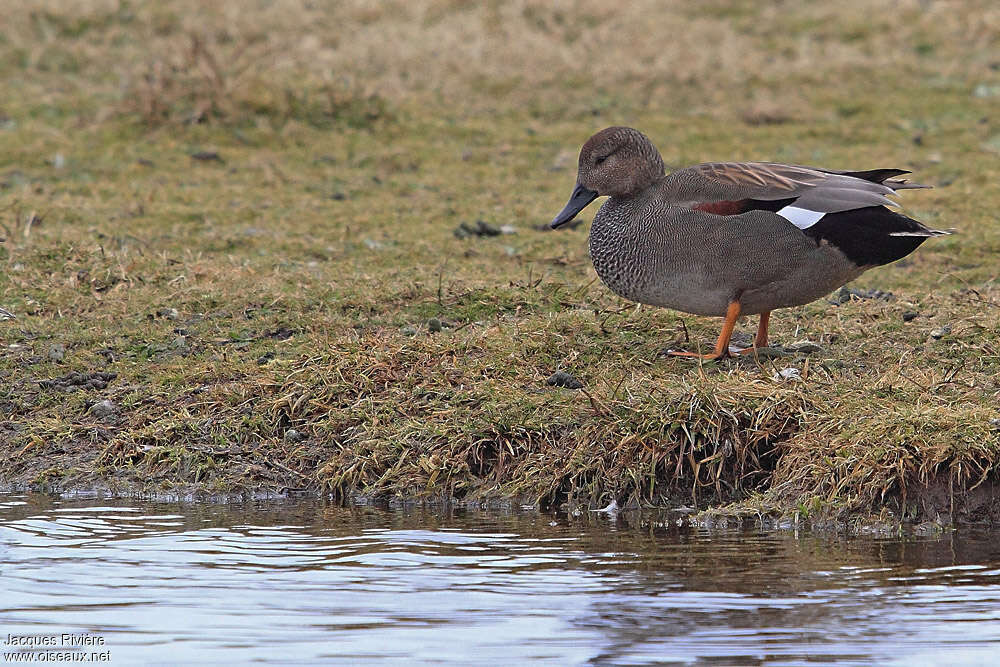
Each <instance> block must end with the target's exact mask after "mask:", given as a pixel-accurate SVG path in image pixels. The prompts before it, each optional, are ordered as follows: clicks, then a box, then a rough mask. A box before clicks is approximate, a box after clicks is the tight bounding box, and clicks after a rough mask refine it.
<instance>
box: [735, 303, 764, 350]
mask: <svg viewBox="0 0 1000 667" xmlns="http://www.w3.org/2000/svg"><path fill="white" fill-rule="evenodd" d="M770 321H771V311H770V310H766V311H764V312H763V313H761V314H760V324H758V325H757V337H756V338H754V339H753V347H750V348H747V349H745V350H740V354H753V353H754V351H755V350H757V349H758V348H762V347H767V323H768V322H770Z"/></svg>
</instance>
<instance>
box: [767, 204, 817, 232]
mask: <svg viewBox="0 0 1000 667" xmlns="http://www.w3.org/2000/svg"><path fill="white" fill-rule="evenodd" d="M778 215H780V216H781V217H782V218H784V219H785V220H788V221H789V222H790V223H792V224H793V225H795V226H796V227H798V228H799V229H807V228H809V227H812V226H813V225H815V224H816V223H817V222H819V220H820V218H822V217H823V216H824V215H826V213H824V212H822V211H810V210H809V209H807V208H799V207H798V206H786V207H785V208H783V209H779V210H778Z"/></svg>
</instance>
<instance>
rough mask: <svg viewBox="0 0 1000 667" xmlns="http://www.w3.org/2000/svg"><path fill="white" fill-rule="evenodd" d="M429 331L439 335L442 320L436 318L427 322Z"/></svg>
mask: <svg viewBox="0 0 1000 667" xmlns="http://www.w3.org/2000/svg"><path fill="white" fill-rule="evenodd" d="M427 330H428V331H430V332H431V333H437V332H439V331H441V320H439V319H438V318H436V317H432V318H431V319H429V320H427Z"/></svg>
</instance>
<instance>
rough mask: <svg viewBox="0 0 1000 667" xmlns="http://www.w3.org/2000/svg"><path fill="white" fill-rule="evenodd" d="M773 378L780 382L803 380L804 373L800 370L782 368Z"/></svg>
mask: <svg viewBox="0 0 1000 667" xmlns="http://www.w3.org/2000/svg"><path fill="white" fill-rule="evenodd" d="M773 378H774V379H775V380H777V381H778V382H781V381H783V380H801V379H802V373H800V372H799V369H798V368H782V369H781V370H780V371H778V372H777V373H775V374H774V376H773Z"/></svg>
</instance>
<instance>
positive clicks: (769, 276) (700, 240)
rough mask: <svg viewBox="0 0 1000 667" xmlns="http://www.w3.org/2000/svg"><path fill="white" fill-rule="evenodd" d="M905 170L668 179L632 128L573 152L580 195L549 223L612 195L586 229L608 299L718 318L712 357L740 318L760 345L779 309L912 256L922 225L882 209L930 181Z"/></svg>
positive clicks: (710, 167) (712, 168) (730, 171)
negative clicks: (749, 319)
mask: <svg viewBox="0 0 1000 667" xmlns="http://www.w3.org/2000/svg"><path fill="white" fill-rule="evenodd" d="M906 173H909V172H907V171H903V170H902V169H872V170H869V171H835V170H832V169H819V168H814V167H801V166H796V165H788V164H776V163H772V162H710V163H707V164H699V165H695V166H693V167H686V168H684V169H679V170H677V171H674V172H672V173H670V174H667V173H666V170H665V168H664V166H663V158H661V157H660V152H659V151H658V150H656V147H655V146H653V144H652V142H650V140H649V139H648V138H647V137H646V136H645V135H644V134H642V133H641V132H639V131H638V130H634V129H632V128H629V127H609V128H607V129H605V130H601V131H600V132H598V133H597V134H595V135H594V136H592V137H591V138H590V139H589V140H587V143H585V144H584V145H583V149H581V151H580V163H579V171H578V173H577V179H576V188H575V189H574V190H573V194H572V196H571V197H570V199H569V202H568V203H567V204H566V207H565V208H564V209H563V210H562V211H561V212H560V213H559V215H557V216H556V217H555V219H554V220H553V221H552V223H551V227H552V228H553V229H555V228H557V227H560V226H562V225H565V224H566V223H567V222H569V221H570V220H572V219H573V218H574V217H575V216H576V214H577V213H579V212H580V211H581V210H583V209H584V207H586V206H587V205H588V204H590V202H592V201H594V199H596V198H597V197H600V196H604V195H607V196H608V197H609V198H608V200H607V201H605V202H604V204H603V205H602V206H601V209H600V210H599V211H598V212H597V215H596V216H595V217H594V222H593V224H592V225H591V228H590V256H591V258H592V259H593V262H594V268H595V269H596V270H597V274H598V275H599V276H600V277H601V280H603V281H604V283H605V284H606V285H607V286H608V287H609V288H611V290H612V291H613V292H615V293H616V294H618V295H620V296H622V297H624V298H626V299H629V300H630V301H638V302H639V303H646V304H650V305H653V306H663V307H666V308H673V309H674V310H680V311H684V312H686V313H692V314H695V315H714V316H720V317H724V318H725V322H724V324H723V326H722V333H721V334H720V335H719V338H718V340H717V341H716V343H715V349H714V350H713V351H712V353H711V354H695V353H693V352H674V351H671V352H670V354H674V355H679V356H693V357H701V358H704V359H717V358H720V357H725V356H728V355H729V341H730V338H731V337H732V334H733V327H734V326H735V325H736V321H737V319H738V318H739V317H740V316H741V315H760V324H759V325H758V327H757V336H756V338H755V339H754V344H753V347H752V348H748V349H747V350H741V352H750V351H752V350H753V349H755V348H761V347H766V346H767V324H768V319H769V317H770V313H771V311H772V310H774V309H775V308H788V307H790V306H801V305H803V304H806V303H809V302H810V301H814V300H815V299H818V298H820V297H822V296H824V295H826V294H829V293H830V292H832V291H833V290H835V289H837V288H838V287H840V286H842V285H844V284H845V283H847V282H850V281H851V280H854V279H855V278H857V277H858V276H859V275H861V274H862V273H864V272H865V271H866V270H868V269H870V268H872V267H873V266H879V265H882V264H888V263H889V262H894V261H895V260H897V259H900V258H901V257H905V256H906V255H908V254H910V253H911V252H913V251H914V250H915V249H916V247H917V246H919V245H920V244H921V243H923V242H924V239H926V238H927V237H929V236H940V235H942V234H948V233H949V232H943V231H938V230H935V229H929V228H927V227H925V226H924V225H922V224H920V223H919V222H917V221H916V220H912V219H910V218H908V217H906V216H905V215H901V214H899V213H896V212H895V211H892V210H889V209H888V208H886V207H887V206H895V205H896V204H895V202H893V201H892V200H890V199H888V198H887V195H892V194H893V193H895V192H896V191H897V190H905V189H910V188H923V187H927V186H923V185H916V184H913V183H908V182H906V181H905V180H901V179H897V178H895V177H897V176H899V175H900V174H906Z"/></svg>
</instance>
